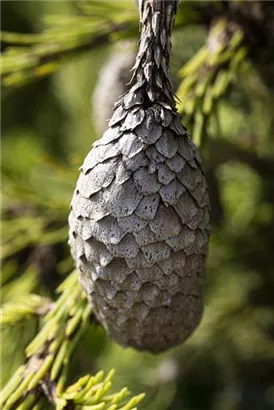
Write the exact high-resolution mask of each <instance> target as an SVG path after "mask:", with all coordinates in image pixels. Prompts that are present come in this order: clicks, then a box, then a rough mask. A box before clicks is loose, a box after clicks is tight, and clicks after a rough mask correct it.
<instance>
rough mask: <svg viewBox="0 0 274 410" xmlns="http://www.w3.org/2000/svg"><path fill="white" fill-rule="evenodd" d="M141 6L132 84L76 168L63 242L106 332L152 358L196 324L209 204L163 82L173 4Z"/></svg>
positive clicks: (143, 0)
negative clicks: (67, 233) (77, 173)
mask: <svg viewBox="0 0 274 410" xmlns="http://www.w3.org/2000/svg"><path fill="white" fill-rule="evenodd" d="M139 5H140V17H141V39H140V42H139V51H138V54H137V57H136V63H135V66H134V71H133V77H132V80H131V88H130V90H129V91H128V92H127V93H126V94H125V95H124V96H123V97H122V98H121V100H120V101H119V102H118V103H117V105H116V108H115V111H114V114H113V117H112V119H111V120H110V122H109V128H108V130H107V131H106V132H105V133H104V135H103V137H102V138H101V139H99V140H98V141H96V143H95V144H94V147H93V149H92V150H91V151H90V153H89V154H88V156H87V157H86V159H85V161H84V164H83V166H82V167H81V175H80V177H79V180H78V182H77V186H76V189H75V192H74V196H73V199H72V203H71V213H70V216H69V224H70V239H69V242H70V246H71V251H72V255H73V257H74V259H75V262H76V265H77V268H78V270H79V275H80V281H81V283H82V285H83V287H84V289H85V291H86V293H87V295H88V298H89V300H90V302H91V304H92V306H93V309H94V313H95V315H96V316H97V318H98V320H99V321H100V322H101V324H102V325H103V326H104V328H105V329H106V330H107V332H108V333H109V335H110V336H111V337H112V338H113V339H114V340H116V341H117V342H118V343H120V344H121V345H123V346H132V347H135V348H136V349H138V350H148V351H151V352H154V353H157V352H162V351H164V350H167V349H169V348H171V347H173V346H175V345H178V344H180V343H182V342H183V341H184V340H185V339H186V338H187V337H188V336H189V335H190V334H191V333H192V332H193V330H194V329H195V328H196V326H197V324H198V323H199V321H200V318H201V315H202V311H203V288H204V270H205V259H206V254H207V244H208V236H209V200H208V190H207V184H206V181H205V178H204V174H203V171H202V169H201V160H200V156H199V153H198V151H197V149H196V148H195V146H194V144H193V143H192V141H191V140H190V139H189V136H188V133H187V131H186V129H185V128H184V127H183V126H182V125H181V124H180V120H179V116H178V114H177V112H176V108H175V102H174V99H173V96H172V92H171V87H170V82H169V79H168V65H169V54H170V35H171V28H172V26H173V22H174V18H175V14H176V8H177V1H172V0H166V1H161V0H140V1H139Z"/></svg>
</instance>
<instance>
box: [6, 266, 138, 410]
mask: <svg viewBox="0 0 274 410" xmlns="http://www.w3.org/2000/svg"><path fill="white" fill-rule="evenodd" d="M58 292H59V293H60V296H59V298H58V300H57V301H56V302H55V304H54V305H53V306H52V308H51V309H50V310H49V312H48V313H47V314H46V316H45V317H44V320H43V327H42V329H41V330H40V332H39V333H38V334H37V335H36V337H35V338H34V339H33V340H32V342H31V343H30V344H29V345H28V347H27V348H26V363H25V364H24V365H22V366H20V367H19V368H18V369H17V371H16V372H15V373H14V375H13V376H12V377H11V379H10V381H9V382H8V383H7V385H6V386H5V387H4V389H3V391H2V398H1V400H2V408H3V410H12V409H33V408H35V409H40V408H42V407H43V403H45V400H46V401H48V403H50V404H51V405H52V406H53V408H56V409H58V410H61V409H67V410H68V409H71V410H72V409H90V410H118V409H119V410H130V409H133V408H136V406H137V404H138V403H139V402H140V401H141V400H142V399H143V397H144V394H140V395H139V396H135V397H133V398H132V399H130V400H129V401H128V402H127V403H125V398H126V397H127V396H128V394H129V392H128V390H127V389H126V388H123V389H122V390H121V391H120V392H118V393H115V394H110V393H109V390H110V388H111V380H112V378H113V375H114V371H113V370H112V371H110V372H109V373H108V374H107V375H106V376H104V373H103V372H102V371H100V372H99V373H97V374H96V375H95V376H91V375H86V376H84V377H82V378H80V379H79V380H78V381H77V382H76V383H75V384H73V385H71V386H69V387H65V384H66V380H67V373H68V367H69V361H70V358H71V355H72V354H73V351H74V348H75V347H76V345H77V343H78V342H79V340H80V338H81V336H82V334H83V332H84V330H85V329H86V327H87V326H88V324H89V321H90V317H91V314H92V312H91V308H90V307H89V306H88V305H87V302H86V298H85V296H84V295H83V293H82V291H81V288H80V286H79V285H78V278H77V273H76V272H73V273H71V275H70V276H69V277H68V278H67V279H66V280H65V281H64V282H63V283H62V285H61V286H60V287H59V288H58ZM41 299H42V298H41ZM41 299H40V300H38V298H35V297H32V298H31V300H30V302H29V305H30V306H31V307H30V308H29V310H28V312H27V313H33V312H34V310H35V309H37V303H38V302H40V304H41V302H42V300H41ZM32 302H33V303H32ZM34 302H37V303H36V305H35V303H34ZM16 308H17V312H16ZM23 308H25V310H23ZM31 309H32V310H31ZM3 311H4V312H5V315H3V316H2V323H6V324H7V322H8V319H9V321H10V322H12V321H16V320H17V319H18V318H17V317H16V314H19V315H21V316H22V313H24V314H25V313H26V304H25V305H22V304H21V305H20V304H19V305H17V306H16V305H13V306H12V305H11V304H10V305H9V306H6V307H5V306H4V308H3ZM47 408H49V407H47Z"/></svg>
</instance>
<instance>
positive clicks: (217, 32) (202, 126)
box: [177, 19, 248, 145]
mask: <svg viewBox="0 0 274 410" xmlns="http://www.w3.org/2000/svg"><path fill="white" fill-rule="evenodd" d="M247 54H248V48H247V47H246V45H245V36H244V32H243V30H242V29H241V27H240V26H238V25H237V24H235V23H233V22H231V21H229V20H225V19H219V20H217V21H216V22H215V23H214V24H213V25H212V27H211V29H210V31H209V34H208V38H207V43H206V44H205V45H204V46H203V47H202V48H201V49H200V50H199V51H198V53H196V55H194V57H193V58H192V59H191V60H190V61H188V62H187V63H186V65H185V66H184V67H183V68H182V69H181V70H180V72H179V75H180V76H181V78H182V81H181V84H180V86H179V88H178V91H177V97H178V98H179V102H178V111H179V113H180V114H181V116H182V117H183V120H184V123H186V125H187V126H188V127H189V129H190V130H192V138H193V140H194V142H195V143H196V144H198V145H204V143H205V140H206V137H207V135H208V134H209V133H210V130H209V128H210V118H211V115H212V114H213V113H215V112H216V106H217V103H218V102H219V100H220V98H221V97H222V96H223V95H224V94H225V93H226V92H227V90H228V87H229V86H230V85H231V84H232V83H233V82H234V81H235V79H236V77H237V74H238V71H239V69H240V67H241V64H242V63H243V62H246V59H245V57H246V56H247Z"/></svg>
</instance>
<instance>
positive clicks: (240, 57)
mask: <svg viewBox="0 0 274 410" xmlns="http://www.w3.org/2000/svg"><path fill="white" fill-rule="evenodd" d="M8 3H11V4H12V3H13V5H14V3H16V4H18V13H19V14H20V15H22V11H24V13H23V14H24V15H25V16H27V18H28V21H30V22H32V25H31V28H32V31H36V32H37V20H38V19H40V16H41V15H45V14H46V13H48V12H49V11H50V16H48V14H47V16H45V17H43V21H44V22H43V25H42V27H39V30H40V31H41V33H40V34H23V35H22V34H18V31H19V30H16V31H17V33H13V32H11V31H15V28H12V29H9V27H8V26H6V27H7V28H6V27H5V30H6V31H5V32H4V33H3V34H2V41H3V46H4V51H3V57H2V70H3V71H2V83H3V93H2V99H3V102H4V103H5V105H4V104H3V113H4V114H5V115H3V127H2V157H3V160H2V179H3V190H2V209H3V211H2V278H1V285H2V303H3V308H2V336H3V337H2V340H3V342H2V371H3V376H2V382H3V384H4V385H5V387H4V389H3V396H2V400H3V402H4V405H3V408H4V409H8V408H16V409H23V408H24V409H25V408H26V409H27V408H33V409H42V408H45V409H48V408H49V407H50V406H51V407H52V408H59V409H62V408H63V409H69V408H83V409H84V408H90V409H93V410H98V409H108V410H118V409H123V410H129V409H131V408H134V407H136V406H137V405H138V402H139V400H141V398H142V397H143V396H140V395H137V396H136V398H133V399H130V398H128V395H127V394H128V390H127V389H126V388H124V387H123V386H125V385H127V386H128V387H129V389H130V390H131V391H133V392H134V393H135V394H136V393H138V392H142V391H145V392H146V396H147V397H146V400H144V402H143V403H142V404H141V406H142V408H146V409H148V410H151V409H153V410H154V409H155V410H156V409H157V410H166V409H170V410H182V409H195V410H198V409H199V410H200V409H201V410H205V409H210V410H223V409H224V410H227V409H231V410H238V409H242V408H248V409H249V410H257V408H261V409H266V410H268V408H271V406H272V405H273V402H274V400H273V377H272V376H271V375H272V374H273V368H274V367H273V363H274V344H273V328H274V323H273V289H274V283H273V256H272V254H273V243H274V236H273V224H274V212H273V202H274V200H273V192H274V185H273V173H274V159H273V154H274V145H273V141H274V138H273V136H274V127H273V124H274V116H273V89H272V88H271V86H270V85H269V84H267V85H266V83H265V81H264V80H265V78H264V75H263V74H262V73H264V70H265V66H264V64H263V63H262V64H260V61H259V62H258V60H256V62H255V63H254V59H253V56H252V50H251V49H250V47H249V43H248V41H246V33H245V26H244V25H241V18H238V19H237V24H236V23H235V21H233V19H232V24H231V14H230V15H229V13H228V14H226V12H225V11H222V8H221V5H220V4H219V2H185V1H184V2H181V4H180V7H179V12H178V16H177V20H176V30H175V33H174V49H173V56H174V57H173V60H172V61H171V67H172V70H173V72H175V71H178V82H179V86H178V90H177V96H178V98H179V100H180V101H178V110H179V112H180V113H181V115H182V120H183V122H184V123H187V125H188V128H189V130H190V131H191V133H192V135H193V138H194V139H195V141H196V142H198V143H199V144H200V145H201V146H202V153H203V155H204V159H205V166H206V171H207V176H208V181H209V185H210V190H211V195H212V209H213V223H214V226H213V235H212V239H211V243H210V252H209V257H208V269H207V270H208V272H207V285H206V293H205V299H206V309H205V314H204V318H203V320H202V323H201V325H200V326H199V328H198V330H197V331H196V332H195V334H194V335H193V337H191V339H189V340H188V341H187V343H186V344H184V345H183V346H181V347H179V348H178V349H175V350H173V351H171V352H170V353H167V354H165V355H161V356H158V357H154V356H150V355H148V354H141V353H138V352H135V351H133V350H131V349H122V348H121V347H119V346H117V345H116V344H114V343H112V342H111V341H110V340H108V339H107V338H106V336H105V334H104V332H103V331H102V329H101V328H99V327H98V326H96V325H95V324H91V323H90V321H91V320H90V319H91V318H92V313H91V311H90V308H89V307H87V304H86V301H85V298H84V297H83V295H82V293H81V290H80V287H79V285H78V282H77V275H76V273H75V272H73V273H71V272H72V269H73V263H72V259H71V257H70V255H69V249H68V247H67V244H66V242H67V216H68V212H69V203H70V199H71V195H72V191H73V189H74V183H75V180H76V176H77V168H78V167H79V165H80V164H81V162H82V159H83V157H84V155H85V154H86V152H87V151H88V150H89V148H90V145H91V143H92V141H93V140H94V138H95V137H96V134H95V132H94V129H93V128H91V129H90V118H89V116H90V107H89V100H90V93H91V92H92V89H93V87H94V85H95V84H96V80H97V74H98V70H99V69H100V67H101V66H102V65H103V63H104V61H105V60H106V59H107V58H108V54H109V51H110V50H111V49H112V45H113V44H114V43H116V42H118V41H119V40H120V39H124V38H135V39H136V41H137V34H138V33H137V32H138V24H137V19H138V14H137V8H136V5H135V3H134V2H128V1H127V2H120V1H116V2H109V1H87V2H78V1H77V2H75V3H77V4H76V5H77V8H75V7H74V6H73V5H72V2H56V3H62V7H63V8H62V11H61V12H60V13H59V14H56V15H53V14H52V11H51V8H53V5H52V2H38V3H37V4H38V5H39V6H37V5H34V2H4V3H3V6H2V8H3V9H4V8H7V9H8V8H9V7H11V6H10V5H9V4H8ZM229 3H230V2H229ZM236 3H237V2H236ZM238 3H239V2H238ZM258 3H260V2H258ZM206 6H209V8H206ZM56 7H57V6H56ZM59 7H61V5H60V6H59ZM64 10H65V12H64ZM204 10H207V11H208V10H210V13H211V14H210V13H208V14H207V15H206V16H207V17H206V18H204V14H203V13H204ZM216 10H217V11H218V13H216V14H214V13H215V11H216ZM220 10H221V11H222V12H221V11H220ZM12 13H13V14H12ZM12 13H11V15H12V16H13V17H11V21H10V27H12V19H15V17H16V12H15V11H14V10H13V11H12ZM236 14H237V8H236V6H235V15H236ZM208 16H209V17H208ZM211 16H212V17H211ZM220 16H221V17H220ZM232 17H233V16H232ZM238 17H239V16H238ZM17 18H18V17H17ZM15 20H16V19H15ZM208 20H210V23H212V24H211V28H210V30H209V35H207V31H206V30H207V27H208ZM34 22H35V24H34ZM250 27H253V26H252V25H251V26H250ZM26 30H27V29H26ZM26 30H25V31H26ZM254 35H255V37H256V33H255V34H254ZM201 40H202V42H203V43H204V44H205V45H204V46H202V48H201V49H200V51H199V50H198V51H197V53H196V50H197V49H198V48H199V47H200V43H201ZM264 51H265V53H266V54H267V52H268V50H267V45H265V50H264ZM192 54H194V55H193V56H192ZM190 55H191V56H192V57H191V59H190V60H189V57H190ZM75 57H77V58H75ZM188 60H189V61H188ZM49 74H50V76H49ZM47 76H48V78H46V77H47ZM27 83H32V84H27ZM26 84H27V85H26ZM23 85H26V86H25V87H23ZM18 86H22V87H18ZM16 87H17V88H16ZM26 102H27V103H26ZM52 107H53V108H52ZM55 110H56V112H57V114H56V117H54V111H55ZM60 112H61V113H62V115H59V113H60ZM30 113H31V115H30ZM58 123H60V124H61V125H60V130H59V131H58V132H57V130H56V124H58ZM57 140H58V141H57ZM57 143H58V145H59V147H60V150H59V151H57V150H56V151H54V147H55V145H57ZM49 146H51V147H53V152H54V154H53V155H50V154H49V149H48V147H49ZM51 154H52V153H51ZM65 278H66V279H65ZM64 279H65V281H64ZM63 281H64V282H63ZM60 283H62V284H61V285H60ZM58 286H59V288H58V289H59V290H58V295H57V296H56V294H55V292H54V289H55V288H56V287H58ZM38 295H39V296H38ZM112 367H115V369H116V374H115V377H113V373H112V372H111V373H110V374H109V373H108V372H109V369H110V368H112ZM100 369H103V370H104V374H106V376H104V375H103V373H102V372H101V370H100ZM98 371H99V372H98ZM83 375H86V376H83ZM92 375H94V376H92ZM112 377H113V379H112ZM110 383H112V385H113V391H117V392H118V393H113V392H112V391H109V390H108V389H109V388H110ZM121 388H122V389H121ZM251 392H252V397H253V398H254V400H253V399H252V400H250V396H251ZM254 403H255V404H254ZM73 406H74V407H73Z"/></svg>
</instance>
